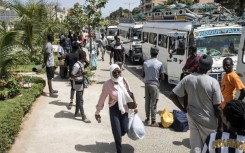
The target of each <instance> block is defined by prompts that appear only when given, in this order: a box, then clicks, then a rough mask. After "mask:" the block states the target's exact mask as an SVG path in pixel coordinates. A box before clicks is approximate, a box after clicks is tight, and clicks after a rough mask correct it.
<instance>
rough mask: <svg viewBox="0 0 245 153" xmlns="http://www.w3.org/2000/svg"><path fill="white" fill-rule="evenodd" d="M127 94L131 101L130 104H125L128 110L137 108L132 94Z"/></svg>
mask: <svg viewBox="0 0 245 153" xmlns="http://www.w3.org/2000/svg"><path fill="white" fill-rule="evenodd" d="M128 94H129V96H130V97H131V98H132V99H133V101H132V102H128V103H127V105H128V108H129V109H135V108H137V103H136V102H135V98H134V94H133V93H132V92H130V91H128Z"/></svg>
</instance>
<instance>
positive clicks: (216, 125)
mask: <svg viewBox="0 0 245 153" xmlns="http://www.w3.org/2000/svg"><path fill="white" fill-rule="evenodd" d="M212 64H213V59H212V57H211V56H208V55H203V56H202V57H200V59H199V70H198V72H195V73H192V74H190V75H188V76H186V77H184V78H183V79H182V80H181V81H180V82H179V83H178V84H177V86H176V87H175V88H174V89H173V90H172V92H171V93H170V99H171V100H172V101H173V102H174V104H175V105H176V106H177V107H178V108H179V109H180V110H181V111H183V112H185V113H187V118H188V124H189V128H190V145H191V151H190V152H191V153H200V152H201V150H202V147H203V144H204V142H205V140H206V138H207V136H208V135H209V134H210V133H213V132H216V131H222V120H221V113H222V110H221V109H220V107H219V106H220V103H221V101H222V99H223V97H222V94H221V91H220V86H219V82H218V81H217V80H216V79H214V78H212V77H210V76H209V75H208V74H207V72H208V71H209V70H210V69H211V68H212ZM185 95H187V96H188V100H187V101H184V104H183V105H182V104H181V103H180V102H179V99H178V97H184V96H185Z"/></svg>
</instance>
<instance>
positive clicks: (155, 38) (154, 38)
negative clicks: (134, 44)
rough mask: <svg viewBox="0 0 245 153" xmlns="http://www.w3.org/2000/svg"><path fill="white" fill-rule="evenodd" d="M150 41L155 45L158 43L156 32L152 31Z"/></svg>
mask: <svg viewBox="0 0 245 153" xmlns="http://www.w3.org/2000/svg"><path fill="white" fill-rule="evenodd" d="M149 43H150V44H153V45H156V44H157V34H156V33H150V36H149Z"/></svg>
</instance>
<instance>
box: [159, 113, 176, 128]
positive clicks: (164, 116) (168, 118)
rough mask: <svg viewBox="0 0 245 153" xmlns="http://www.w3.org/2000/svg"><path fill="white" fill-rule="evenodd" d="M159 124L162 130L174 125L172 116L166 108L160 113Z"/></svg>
mask: <svg viewBox="0 0 245 153" xmlns="http://www.w3.org/2000/svg"><path fill="white" fill-rule="evenodd" d="M161 123H162V126H163V127H164V128H168V127H170V126H171V125H172V124H173V123H174V116H173V114H172V113H170V112H169V111H168V110H167V109H166V108H164V109H163V110H162V113H161Z"/></svg>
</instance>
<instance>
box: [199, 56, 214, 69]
mask: <svg viewBox="0 0 245 153" xmlns="http://www.w3.org/2000/svg"><path fill="white" fill-rule="evenodd" d="M212 65H213V58H212V57H211V56H209V55H203V56H202V57H200V59H199V67H200V68H201V69H204V70H210V69H211V68H212Z"/></svg>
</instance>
